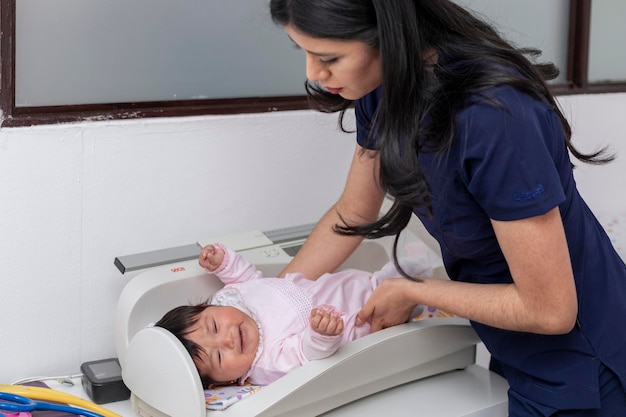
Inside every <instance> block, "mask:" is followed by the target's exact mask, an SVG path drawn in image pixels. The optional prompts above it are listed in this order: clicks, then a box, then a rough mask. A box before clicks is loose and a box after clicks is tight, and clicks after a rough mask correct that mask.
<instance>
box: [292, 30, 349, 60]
mask: <svg viewBox="0 0 626 417" xmlns="http://www.w3.org/2000/svg"><path fill="white" fill-rule="evenodd" d="M287 37H288V38H289V39H291V36H289V35H287ZM291 42H293V47H294V48H296V49H301V50H303V51H304V52H307V53H309V54H311V55H315V56H319V57H329V56H336V55H337V54H333V53H327V52H313V51H309V50H306V49H303V48H302V47H301V46H300V45H298V44H297V43H296V42H295V41H294V40H293V39H291Z"/></svg>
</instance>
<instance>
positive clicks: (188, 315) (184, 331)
mask: <svg viewBox="0 0 626 417" xmlns="http://www.w3.org/2000/svg"><path fill="white" fill-rule="evenodd" d="M207 307H210V304H209V303H208V302H206V301H205V302H203V303H199V304H195V305H185V306H179V307H176V308H173V309H172V310H170V311H168V312H167V313H165V315H164V316H163V317H162V318H161V320H159V321H158V322H156V323H155V326H157V327H162V328H164V329H165V330H167V331H168V332H170V333H172V334H173V335H174V336H176V338H177V339H178V340H180V342H181V343H182V344H183V346H184V347H185V349H186V350H187V352H189V355H190V356H191V358H192V359H193V360H194V363H195V362H196V361H200V360H202V359H201V358H200V355H201V353H202V352H204V349H203V348H202V346H200V345H198V344H197V343H194V342H192V341H191V340H189V339H187V337H186V336H187V335H188V334H189V333H191V329H192V328H193V326H194V325H195V324H196V323H197V322H198V316H199V315H200V313H202V312H203V311H204V310H205V309H206V308H207ZM200 380H201V381H202V386H203V387H204V388H208V387H209V385H212V384H215V381H213V380H212V379H210V378H208V377H205V376H203V375H202V374H200Z"/></svg>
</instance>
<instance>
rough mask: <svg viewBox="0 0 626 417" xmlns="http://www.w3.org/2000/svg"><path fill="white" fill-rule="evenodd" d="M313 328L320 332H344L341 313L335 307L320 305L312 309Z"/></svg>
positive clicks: (311, 322)
mask: <svg viewBox="0 0 626 417" xmlns="http://www.w3.org/2000/svg"><path fill="white" fill-rule="evenodd" d="M309 323H310V324H311V328H312V329H313V330H315V331H316V332H317V333H319V334H323V335H326V336H337V335H340V334H341V333H343V319H342V318H341V313H340V312H338V311H337V310H336V309H334V308H333V307H329V306H319V307H316V308H314V309H313V310H311V317H310V318H309Z"/></svg>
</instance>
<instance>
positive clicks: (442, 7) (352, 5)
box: [270, 0, 613, 243]
mask: <svg viewBox="0 0 626 417" xmlns="http://www.w3.org/2000/svg"><path fill="white" fill-rule="evenodd" d="M270 12H271V16H272V19H273V21H274V22H275V23H276V24H280V25H291V26H293V27H294V28H297V29H298V30H299V31H301V32H303V33H306V34H307V35H309V36H312V37H316V38H327V39H342V40H360V41H363V42H365V43H366V44H368V45H371V46H372V47H375V48H378V50H379V53H380V58H381V62H382V87H381V88H382V99H381V103H380V105H379V106H378V110H377V111H376V114H375V115H374V121H373V123H371V126H373V128H372V129H371V131H370V133H369V139H368V142H369V143H370V144H374V143H375V144H376V148H377V150H378V151H379V155H380V182H381V184H380V185H381V187H383V189H384V190H386V192H387V193H388V194H389V195H390V196H391V197H393V199H394V202H393V205H392V207H391V209H390V210H389V211H388V212H387V213H386V214H385V215H383V216H382V217H381V218H380V219H378V220H377V221H375V222H373V223H370V224H347V223H346V224H344V225H336V226H335V231H336V232H338V233H342V234H347V235H360V236H365V237H368V238H377V237H382V236H386V235H393V234H395V235H398V234H399V233H400V232H401V231H402V230H403V229H404V228H405V227H406V225H407V223H408V222H409V220H410V218H411V215H412V212H413V209H414V208H416V207H420V208H426V209H428V210H431V209H432V206H431V198H430V196H431V193H430V188H429V186H428V183H427V181H426V178H425V176H424V174H423V173H422V171H421V169H420V165H419V162H418V154H419V153H420V152H445V151H447V150H449V149H450V147H451V146H452V143H453V141H454V138H455V135H456V132H457V127H456V123H455V119H454V117H455V114H456V113H457V112H458V111H459V110H461V109H462V108H463V107H464V106H466V105H467V103H468V99H469V98H470V96H476V95H480V96H483V98H484V99H486V100H491V99H490V98H489V97H488V94H487V90H488V89H490V88H492V87H495V86H511V87H513V88H516V89H518V90H520V91H522V92H524V93H526V94H528V95H530V96H531V97H533V98H535V99H537V100H541V101H543V102H545V103H547V104H548V105H549V106H550V107H551V108H552V109H553V110H554V112H555V113H556V114H557V115H558V117H559V118H560V120H561V125H562V127H563V134H564V137H565V145H566V146H567V149H568V150H569V151H570V152H571V154H572V155H573V156H574V157H576V158H577V159H578V160H580V161H583V162H586V163H595V164H602V163H606V162H609V161H611V160H612V159H613V156H612V155H607V153H606V149H601V150H599V151H597V152H595V153H591V154H584V153H581V152H580V151H578V150H577V149H576V148H575V147H574V145H573V144H572V142H571V135H572V134H571V128H570V125H569V123H568V122H567V120H566V119H565V116H564V115H563V113H562V112H561V110H560V109H559V107H558V105H557V103H556V100H555V99H554V96H553V95H552V93H551V92H550V90H549V87H548V85H547V84H546V81H547V80H551V79H554V78H556V76H557V75H558V74H559V71H558V69H557V68H556V67H555V66H554V64H552V63H545V64H544V63H536V62H535V59H536V58H537V57H538V56H539V55H540V54H541V52H540V51H539V50H536V49H527V48H526V49H518V48H516V47H514V46H513V45H511V44H510V43H509V42H507V41H506V40H504V39H503V38H502V37H501V36H500V35H499V34H498V32H497V31H496V30H495V29H494V28H493V27H492V26H491V25H489V24H488V23H487V22H485V21H483V20H481V19H479V18H478V17H476V16H475V15H473V14H472V13H470V12H469V11H467V10H465V9H464V8H462V7H460V6H458V5H456V4H455V3H453V2H451V1H448V0H271V1H270ZM429 50H431V51H434V52H436V53H437V56H438V58H439V60H438V61H437V62H436V63H435V64H434V66H433V64H432V63H431V64H429V63H428V62H427V61H425V60H424V56H423V54H424V52H425V51H429ZM429 65H431V67H432V68H427V67H428V66H429ZM429 69H430V71H429ZM306 87H307V92H308V94H309V96H310V98H311V99H312V102H313V104H314V106H315V107H316V108H317V109H318V110H320V111H324V112H337V111H338V112H340V117H339V124H340V126H341V127H342V128H343V123H342V122H343V117H344V114H345V112H346V110H347V109H348V108H349V107H350V105H351V104H352V102H351V101H349V100H345V99H343V98H341V97H340V96H338V95H332V94H329V93H327V92H325V91H324V90H323V89H322V88H320V87H319V86H317V85H314V84H311V83H308V82H307V84H306ZM491 101H492V102H493V104H494V105H498V103H497V102H495V101H493V100H491ZM426 115H428V116H429V118H430V119H431V123H428V125H427V126H425V124H424V123H422V121H423V120H424V118H425V116H426ZM397 138H403V139H406V140H401V141H398V140H397ZM342 220H343V219H342ZM344 223H345V222H344ZM396 243H397V239H396Z"/></svg>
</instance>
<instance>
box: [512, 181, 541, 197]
mask: <svg viewBox="0 0 626 417" xmlns="http://www.w3.org/2000/svg"><path fill="white" fill-rule="evenodd" d="M544 191H545V189H544V188H543V185H541V184H539V185H538V186H537V188H535V189H534V190H533V191H528V192H525V193H517V194H513V199H514V200H515V201H522V200H532V199H533V198H535V197H537V196H538V195H541V194H543V192H544Z"/></svg>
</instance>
